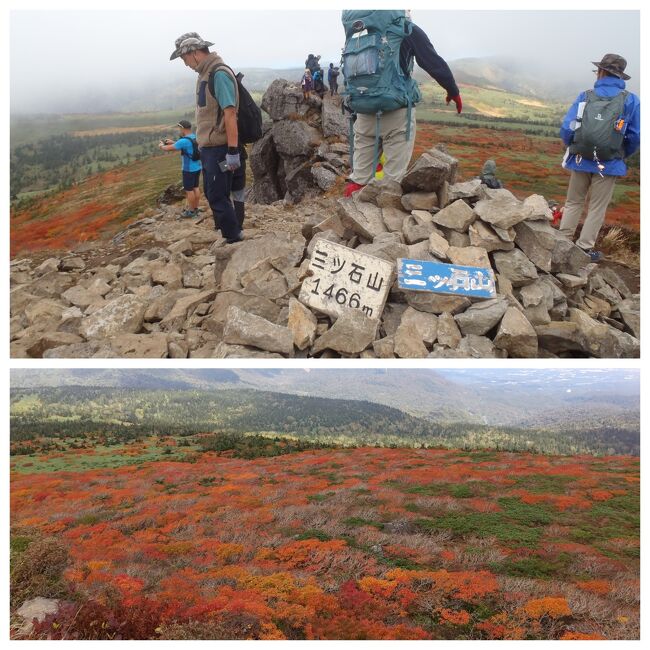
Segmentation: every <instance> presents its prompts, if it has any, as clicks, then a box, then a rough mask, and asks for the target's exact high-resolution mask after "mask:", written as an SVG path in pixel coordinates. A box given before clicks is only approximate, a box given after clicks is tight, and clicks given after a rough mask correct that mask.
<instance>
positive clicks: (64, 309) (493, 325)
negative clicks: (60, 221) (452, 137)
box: [10, 80, 640, 358]
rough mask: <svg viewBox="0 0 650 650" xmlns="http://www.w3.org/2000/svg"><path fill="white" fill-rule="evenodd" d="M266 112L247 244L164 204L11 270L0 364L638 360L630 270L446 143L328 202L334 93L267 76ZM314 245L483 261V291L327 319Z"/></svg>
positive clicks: (351, 307) (340, 160)
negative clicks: (466, 164) (468, 173)
mask: <svg viewBox="0 0 650 650" xmlns="http://www.w3.org/2000/svg"><path fill="white" fill-rule="evenodd" d="M263 106H264V108H265V110H266V111H267V113H268V114H269V115H270V117H271V122H269V123H268V124H267V125H266V127H265V135H264V137H263V138H262V139H261V140H260V141H259V142H257V143H256V144H255V145H254V146H253V147H252V150H251V153H250V163H251V167H252V170H253V173H254V179H255V180H254V184H253V186H252V188H251V189H250V191H249V196H248V198H247V207H246V210H247V217H246V222H245V224H244V226H245V229H244V235H245V238H244V241H242V242H238V243H235V244H227V243H226V242H225V240H224V239H223V238H222V237H221V235H220V234H219V232H217V231H215V230H214V225H213V221H212V217H211V215H210V214H209V210H207V209H206V207H205V204H203V212H202V216H200V217H199V218H198V219H182V218H181V217H180V213H181V207H180V206H179V205H177V204H176V205H175V204H165V203H163V204H161V205H160V206H159V207H158V208H148V209H147V210H146V211H145V212H144V213H142V214H141V215H140V216H139V218H138V219H137V220H136V221H134V222H133V223H131V224H130V225H129V226H128V227H127V228H125V229H124V230H123V231H122V232H120V233H118V234H117V235H115V236H114V237H113V238H112V239H111V240H110V241H98V242H91V243H85V244H83V245H82V246H80V247H79V248H78V249H77V250H75V251H72V252H67V253H65V254H61V255H58V256H51V257H46V256H43V255H41V256H37V255H33V256H32V257H25V258H18V259H14V260H13V261H12V262H11V328H10V336H11V355H12V356H13V357H33V358H89V357H92V358H108V357H134V358H166V357H169V358H187V357H190V358H246V357H252V358H287V357H298V358H307V357H320V358H331V357H361V358H395V357H401V358H423V357H428V358H460V357H466V358H469V357H476V358H506V357H519V358H556V357H596V358H631V357H638V356H639V352H640V343H639V336H640V304H639V293H638V286H632V282H633V281H632V280H631V279H630V277H631V276H632V275H633V274H632V273H630V272H629V271H630V270H629V269H627V268H626V267H622V266H620V265H614V264H608V263H601V264H594V263H591V262H590V259H589V257H588V256H587V255H586V254H585V253H584V252H583V251H582V250H580V249H579V248H578V247H577V246H575V245H574V244H573V243H571V242H570V241H568V240H567V239H565V238H564V237H562V236H561V235H560V234H559V232H558V231H557V230H556V229H554V228H553V227H552V225H551V222H550V219H551V214H550V211H549V209H548V206H547V203H546V200H545V199H544V197H542V196H539V195H532V196H529V197H527V198H526V199H525V200H523V201H522V200H519V199H518V198H516V197H515V196H514V195H513V194H512V193H511V192H509V191H508V190H507V189H500V190H491V189H488V188H487V187H486V186H485V185H482V184H481V183H480V181H479V180H478V179H474V180H471V179H470V180H464V181H463V180H462V178H461V176H460V175H461V172H462V170H460V169H459V166H458V161H457V160H455V159H454V158H453V157H452V156H450V155H449V153H448V152H447V151H446V149H445V147H444V146H443V145H438V146H437V147H434V148H432V149H430V150H429V151H427V152H425V153H424V154H423V155H422V156H421V157H420V158H419V159H418V160H416V161H415V162H414V164H413V165H412V166H411V168H410V169H409V171H408V173H407V174H406V176H405V178H404V179H403V181H402V183H396V182H394V181H388V180H383V181H377V180H374V181H372V182H371V183H370V184H369V185H368V186H367V187H366V188H364V189H363V190H362V191H360V192H358V193H356V194H354V195H353V197H352V198H347V199H344V198H338V197H336V196H330V194H329V193H328V192H327V190H328V189H329V188H330V187H331V186H332V185H333V184H334V183H336V181H337V179H340V178H342V177H344V176H345V175H346V173H347V172H348V171H349V170H348V169H347V163H348V158H347V156H348V150H347V143H346V142H344V139H345V134H346V133H347V128H348V126H347V121H346V120H345V119H344V118H343V116H342V113H341V109H340V105H339V104H338V103H337V101H336V98H335V99H334V100H332V99H331V98H329V97H326V98H325V100H324V101H321V100H320V99H319V98H318V97H315V98H313V99H312V100H310V102H309V103H304V102H303V101H302V94H301V92H300V89H299V87H298V86H297V85H296V84H291V83H289V82H287V81H284V80H276V81H275V82H273V84H271V87H270V88H269V89H268V91H267V93H266V94H265V96H264V103H263ZM307 199H308V200H307ZM323 240H325V241H327V242H330V243H331V244H328V246H329V247H330V248H331V247H332V245H336V246H339V247H343V248H338V249H336V250H345V249H349V253H350V255H352V256H353V257H354V255H366V256H371V257H372V258H375V260H376V261H377V263H378V266H383V267H386V264H385V263H386V262H388V263H389V265H390V268H396V266H397V260H398V259H399V258H411V259H415V260H425V261H432V262H444V263H448V264H458V265H464V266H479V267H483V268H489V269H492V271H493V272H494V275H495V278H496V295H495V296H494V297H493V298H491V299H488V300H486V299H477V298H467V297H465V296H459V295H443V294H439V293H432V292H425V291H410V290H405V289H400V288H399V286H398V283H397V280H396V274H393V275H390V276H387V277H390V280H389V290H388V292H387V294H386V296H385V299H383V300H382V301H380V302H377V303H376V304H375V306H374V308H373V310H372V311H368V312H364V311H362V310H361V308H360V307H361V305H360V300H359V298H355V297H354V296H352V297H351V298H350V299H349V301H348V297H349V296H348V294H343V293H341V294H339V293H337V294H336V301H337V302H338V303H339V306H338V307H337V310H336V311H331V310H330V311H328V313H324V312H323V311H319V310H318V309H317V308H316V307H310V306H309V304H314V303H312V302H310V301H308V300H306V299H305V293H304V292H303V293H302V294H301V289H302V288H303V282H304V281H305V279H306V278H309V277H311V276H312V274H313V271H314V265H315V264H316V263H317V261H318V258H317V255H318V251H319V250H320V249H319V242H320V241H323ZM321 248H323V246H322V245H321ZM379 261H382V262H381V263H380V262H379ZM377 288H378V286H377ZM339 297H340V298H341V301H339Z"/></svg>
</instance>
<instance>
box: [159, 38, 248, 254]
mask: <svg viewBox="0 0 650 650" xmlns="http://www.w3.org/2000/svg"><path fill="white" fill-rule="evenodd" d="M175 45H176V49H175V50H174V51H173V52H172V55H171V56H170V57H169V58H170V60H174V59H176V58H179V57H180V58H181V59H182V60H183V63H184V64H185V65H186V66H188V67H189V68H191V69H192V70H194V71H195V72H197V73H198V75H199V76H198V79H197V82H196V139H197V141H198V143H199V147H200V149H201V164H202V167H203V191H204V194H205V196H206V198H207V200H208V203H209V204H210V208H211V209H212V214H213V216H214V223H215V227H216V228H217V230H221V234H222V235H223V236H224V238H225V239H226V241H227V242H228V243H229V244H232V243H235V242H238V241H241V240H242V238H243V235H242V230H241V226H240V223H239V220H238V219H237V216H236V215H235V210H234V207H233V204H232V202H231V200H230V193H231V191H232V188H233V182H234V181H235V182H236V181H237V180H238V178H234V177H238V176H241V175H242V174H243V169H242V161H241V156H240V149H239V141H238V140H239V136H238V132H237V110H238V107H239V93H238V91H237V81H236V79H235V76H234V74H233V72H232V70H231V69H230V68H229V67H228V66H226V65H225V63H224V61H223V59H222V58H221V57H220V56H219V55H218V54H217V53H216V52H210V50H209V48H210V47H211V46H212V45H214V43H210V42H209V41H204V40H203V39H202V38H201V37H200V36H199V35H198V34H197V33H196V32H188V33H187V34H183V35H182V36H179V37H178V38H177V39H176V42H175Z"/></svg>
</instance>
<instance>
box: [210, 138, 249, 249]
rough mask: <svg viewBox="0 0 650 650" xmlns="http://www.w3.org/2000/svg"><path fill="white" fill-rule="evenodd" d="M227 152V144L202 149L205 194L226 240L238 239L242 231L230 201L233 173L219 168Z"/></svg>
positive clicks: (218, 228)
mask: <svg viewBox="0 0 650 650" xmlns="http://www.w3.org/2000/svg"><path fill="white" fill-rule="evenodd" d="M227 151H228V146H227V145H225V144H224V145H222V146H219V147H201V164H202V165H203V192H204V193H205V197H206V199H207V200H208V203H209V204H210V208H211V209H212V215H213V216H214V226H215V228H216V229H217V230H221V234H222V235H223V236H224V237H225V238H226V239H237V238H238V237H239V234H240V232H241V229H240V227H239V222H238V220H237V217H236V216H235V209H234V208H233V205H232V202H231V200H230V191H231V189H232V182H233V172H222V171H221V169H220V167H219V163H220V162H222V161H223V160H225V159H226V152H227ZM237 171H239V170H237ZM235 173H236V172H235Z"/></svg>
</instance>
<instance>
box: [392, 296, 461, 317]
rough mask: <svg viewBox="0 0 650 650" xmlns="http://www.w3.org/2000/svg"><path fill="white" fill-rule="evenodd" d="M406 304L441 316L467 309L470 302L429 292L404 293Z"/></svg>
mask: <svg viewBox="0 0 650 650" xmlns="http://www.w3.org/2000/svg"><path fill="white" fill-rule="evenodd" d="M404 295H405V296H406V302H408V304H409V305H410V306H411V307H413V308H414V309H417V310H418V311H425V312H428V313H430V314H442V313H443V312H445V311H448V312H449V313H451V314H457V313H459V312H461V311H464V310H465V309H467V307H469V305H470V304H471V303H470V300H469V299H468V298H465V297H464V296H447V295H444V294H441V293H430V292H429V291H405V292H404Z"/></svg>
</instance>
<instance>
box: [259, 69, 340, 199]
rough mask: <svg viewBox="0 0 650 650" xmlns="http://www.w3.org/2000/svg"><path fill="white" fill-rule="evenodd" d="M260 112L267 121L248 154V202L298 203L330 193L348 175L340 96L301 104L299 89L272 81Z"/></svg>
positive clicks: (314, 96) (302, 100) (298, 87)
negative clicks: (265, 116) (279, 201)
mask: <svg viewBox="0 0 650 650" xmlns="http://www.w3.org/2000/svg"><path fill="white" fill-rule="evenodd" d="M262 108H263V109H264V110H265V111H266V112H267V114H268V115H269V116H270V117H271V120H270V121H268V122H266V123H265V124H264V136H263V137H262V138H261V139H260V140H259V141H258V142H256V143H255V144H254V145H253V147H252V149H251V152H250V158H249V160H250V166H251V170H252V172H253V177H254V183H253V186H252V188H251V193H250V200H251V201H252V202H254V203H273V202H274V201H278V200H279V199H283V200H284V201H285V202H286V203H296V202H299V201H301V200H302V199H305V198H309V197H314V196H317V195H319V194H321V193H322V192H323V191H325V190H328V189H329V188H331V187H332V185H334V183H335V182H336V179H337V177H339V176H341V175H345V174H346V173H347V172H348V171H349V170H348V163H349V159H348V154H349V146H348V144H347V136H348V128H349V127H348V120H347V119H346V118H345V117H344V115H343V113H342V111H341V98H340V97H338V96H335V97H330V96H328V95H325V97H324V98H323V99H322V100H321V99H320V97H318V96H317V95H312V97H311V99H310V100H309V101H308V102H305V101H304V99H303V96H302V90H301V89H300V86H299V84H296V83H291V82H289V81H287V80H286V79H276V80H275V81H274V82H273V83H272V84H271V85H270V86H269V88H268V89H267V91H266V92H265V93H264V97H263V98H262Z"/></svg>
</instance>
